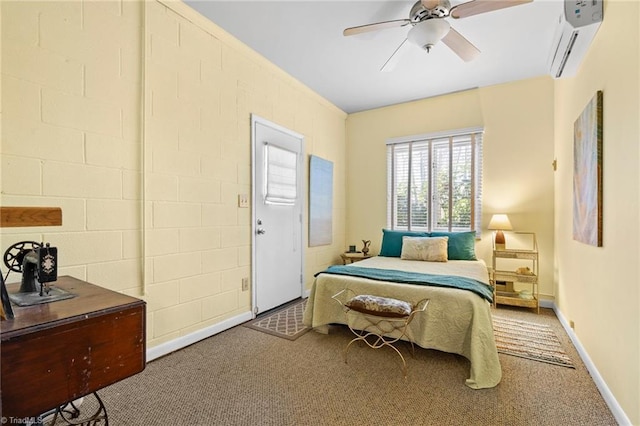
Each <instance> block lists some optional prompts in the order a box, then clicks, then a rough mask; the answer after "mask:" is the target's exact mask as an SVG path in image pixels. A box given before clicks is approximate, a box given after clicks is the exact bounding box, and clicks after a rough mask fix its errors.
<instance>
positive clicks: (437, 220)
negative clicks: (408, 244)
mask: <svg viewBox="0 0 640 426" xmlns="http://www.w3.org/2000/svg"><path fill="white" fill-rule="evenodd" d="M430 136H431V135H423V136H422V137H415V139H413V140H411V139H409V140H407V139H403V140H401V141H392V142H390V143H388V147H387V226H389V227H391V228H392V229H411V230H426V231H436V230H438V231H464V230H476V232H479V231H480V223H481V220H480V219H481V214H482V213H481V212H482V129H473V130H470V131H453V132H451V133H450V134H449V135H447V134H445V133H439V134H437V135H435V136H434V137H430ZM478 235H479V234H478Z"/></svg>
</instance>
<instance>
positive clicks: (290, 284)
mask: <svg viewBox="0 0 640 426" xmlns="http://www.w3.org/2000/svg"><path fill="white" fill-rule="evenodd" d="M251 129H252V139H253V142H252V144H253V155H252V157H253V169H252V171H253V190H252V196H253V197H252V198H253V206H254V208H253V212H252V220H253V225H252V231H253V241H252V243H253V244H252V247H253V253H252V257H253V262H252V265H253V270H252V277H253V303H254V305H253V306H254V310H253V311H254V314H258V313H259V312H265V311H268V310H269V309H273V308H275V307H277V306H280V305H282V304H283V303H287V302H289V301H290V300H293V299H296V298H298V297H301V296H302V286H303V283H302V276H303V274H302V257H303V250H302V206H303V205H304V190H303V185H302V177H303V173H302V167H303V164H304V161H303V157H302V153H303V152H304V149H303V148H304V147H303V144H304V138H303V137H302V135H299V134H297V133H295V132H292V131H290V130H287V129H285V128H283V127H281V126H278V125H277V124H274V123H271V122H269V121H267V120H265V119H262V118H260V117H257V116H255V115H252V116H251Z"/></svg>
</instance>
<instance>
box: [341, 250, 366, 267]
mask: <svg viewBox="0 0 640 426" xmlns="http://www.w3.org/2000/svg"><path fill="white" fill-rule="evenodd" d="M340 257H341V258H342V264H343V265H347V264H349V263H353V262H357V261H359V260H364V259H368V258H370V257H371V255H369V254H364V253H362V252H361V251H358V252H355V253H351V252H346V253H342V254H341V255H340Z"/></svg>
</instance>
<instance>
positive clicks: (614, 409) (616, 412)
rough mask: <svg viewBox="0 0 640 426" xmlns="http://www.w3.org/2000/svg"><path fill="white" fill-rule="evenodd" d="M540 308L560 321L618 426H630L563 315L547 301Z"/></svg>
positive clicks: (553, 304)
mask: <svg viewBox="0 0 640 426" xmlns="http://www.w3.org/2000/svg"><path fill="white" fill-rule="evenodd" d="M544 305H549V306H544ZM540 306H543V307H545V308H552V309H553V311H554V312H555V313H556V316H557V317H558V319H559V320H560V324H562V327H564V329H565V331H566V332H567V334H568V335H569V338H570V339H571V342H573V346H575V348H576V350H577V351H578V354H579V355H580V358H581V359H582V362H584V365H585V366H586V367H587V370H589V374H591V377H592V378H593V381H594V382H595V384H596V387H597V388H598V390H599V391H600V394H601V395H602V398H603V399H604V401H605V402H606V403H607V405H608V406H609V409H610V410H611V413H612V414H613V417H615V419H616V421H617V422H618V424H619V425H621V426H631V420H629V417H627V415H626V413H625V412H624V410H623V409H622V407H620V404H618V401H617V400H616V398H615V396H613V393H611V390H610V389H609V387H608V386H607V383H606V382H605V381H604V379H603V378H602V376H601V375H600V372H599V371H598V369H597V368H596V366H595V365H594V364H593V361H591V358H590V357H589V354H588V353H587V351H586V350H585V348H584V346H582V343H580V339H578V336H576V333H574V331H573V329H572V328H571V327H570V326H569V322H568V321H567V319H566V318H565V317H564V315H562V312H560V310H559V309H558V307H557V306H556V304H555V303H553V302H551V301H549V302H548V303H544V302H543V301H540Z"/></svg>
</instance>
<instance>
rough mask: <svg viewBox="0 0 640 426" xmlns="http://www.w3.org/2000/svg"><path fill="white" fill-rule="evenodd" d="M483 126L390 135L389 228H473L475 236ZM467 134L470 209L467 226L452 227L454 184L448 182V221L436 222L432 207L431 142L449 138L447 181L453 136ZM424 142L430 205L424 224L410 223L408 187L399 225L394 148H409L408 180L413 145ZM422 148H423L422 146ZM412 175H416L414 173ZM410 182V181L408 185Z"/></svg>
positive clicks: (479, 208)
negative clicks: (403, 221) (444, 223)
mask: <svg viewBox="0 0 640 426" xmlns="http://www.w3.org/2000/svg"><path fill="white" fill-rule="evenodd" d="M483 135H484V129H483V128H482V127H472V128H465V129H457V130H451V131H443V132H436V133H427V134H420V135H412V136H403V137H399V138H392V139H389V140H387V142H386V144H387V228H389V229H399V230H419V231H427V232H431V231H449V232H452V231H476V235H477V237H479V236H480V234H481V232H480V231H481V229H480V225H481V218H482V142H483ZM461 137H462V138H465V137H468V138H469V141H470V146H471V159H470V161H471V180H472V182H471V195H470V199H471V213H470V226H469V227H468V228H467V227H455V226H453V223H452V216H453V215H452V214H451V211H452V210H453V206H452V203H453V201H452V200H453V191H454V190H455V188H453V185H451V184H450V185H449V196H448V199H449V206H448V211H449V214H448V218H449V220H448V224H447V226H445V227H443V226H437V225H436V218H435V217H434V214H433V211H434V206H436V205H437V203H436V202H435V200H434V194H433V192H434V191H433V176H434V171H433V170H434V167H435V163H434V159H433V155H432V153H433V146H434V144H436V143H437V144H442V142H443V140H448V142H449V165H448V169H449V182H450V183H451V181H452V167H451V166H452V161H453V155H452V153H453V147H454V140H456V138H457V139H458V140H459V139H460V138H461ZM425 144H427V145H428V148H427V149H428V151H429V155H428V162H429V165H428V172H429V177H430V178H429V179H430V185H429V187H430V188H429V194H428V199H429V200H430V201H429V208H428V209H427V219H426V223H427V226H426V227H425V226H412V220H411V219H412V218H411V212H412V208H411V201H412V200H411V191H410V190H408V191H407V192H408V194H409V199H408V200H407V224H406V226H399V225H398V224H397V217H396V213H397V206H396V201H397V197H396V196H397V194H396V190H397V185H396V184H397V182H396V181H395V178H396V170H395V161H394V159H395V150H396V149H398V148H400V149H404V150H405V151H406V150H407V148H408V150H409V154H408V160H407V164H406V165H407V175H406V177H407V181H408V179H409V177H411V176H412V175H413V174H412V167H413V161H412V157H411V153H412V148H413V146H414V145H415V146H420V147H424V146H425ZM423 151H424V150H423ZM413 176H415V175H413ZM410 184H411V182H410V183H409V186H411V185H410Z"/></svg>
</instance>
